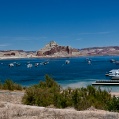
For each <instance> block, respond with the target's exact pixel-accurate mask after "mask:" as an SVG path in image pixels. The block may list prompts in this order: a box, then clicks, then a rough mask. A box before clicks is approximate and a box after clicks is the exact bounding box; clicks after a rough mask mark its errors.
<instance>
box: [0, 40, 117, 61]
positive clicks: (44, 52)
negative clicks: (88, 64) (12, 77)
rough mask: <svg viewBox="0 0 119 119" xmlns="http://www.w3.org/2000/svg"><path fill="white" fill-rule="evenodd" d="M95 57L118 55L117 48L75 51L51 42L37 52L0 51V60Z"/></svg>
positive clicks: (93, 48)
mask: <svg viewBox="0 0 119 119" xmlns="http://www.w3.org/2000/svg"><path fill="white" fill-rule="evenodd" d="M97 55H119V46H108V47H92V48H83V49H75V48H71V47H70V46H61V45H58V44H57V43H56V42H55V41H51V42H50V43H48V44H47V45H46V46H45V47H44V48H42V49H40V50H38V51H23V50H7V51H0V59H5V58H6V59H7V58H30V57H77V56H97Z"/></svg>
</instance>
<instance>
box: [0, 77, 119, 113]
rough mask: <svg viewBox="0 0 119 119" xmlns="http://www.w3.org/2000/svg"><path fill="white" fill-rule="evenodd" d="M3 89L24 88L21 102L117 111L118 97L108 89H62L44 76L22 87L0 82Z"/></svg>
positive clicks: (7, 81)
mask: <svg viewBox="0 0 119 119" xmlns="http://www.w3.org/2000/svg"><path fill="white" fill-rule="evenodd" d="M0 89H3V90H11V91H13V90H22V89H24V90H25V94H24V96H23V98H22V103H23V104H27V105H36V106H44V107H55V108H67V107H73V108H75V109H76V110H85V109H87V108H90V107H91V106H93V107H94V108H96V109H102V110H109V111H119V97H115V96H113V97H111V94H110V92H109V91H106V90H101V89H100V87H98V88H95V87H93V86H91V85H89V86H87V87H86V88H83V87H82V88H75V89H72V88H70V87H68V88H67V89H63V88H62V87H61V86H60V85H58V84H57V83H56V82H55V81H54V80H53V79H52V78H51V77H49V76H48V75H46V76H45V81H40V82H39V84H36V85H33V86H30V87H28V88H23V87H22V86H21V85H19V84H16V83H14V82H13V81H12V80H9V79H8V80H6V81H5V82H4V83H0Z"/></svg>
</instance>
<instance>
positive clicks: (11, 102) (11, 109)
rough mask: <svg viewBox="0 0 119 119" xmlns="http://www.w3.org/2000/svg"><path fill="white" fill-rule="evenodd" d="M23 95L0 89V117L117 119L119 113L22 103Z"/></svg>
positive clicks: (22, 93)
mask: <svg viewBox="0 0 119 119" xmlns="http://www.w3.org/2000/svg"><path fill="white" fill-rule="evenodd" d="M114 94H118V95H119V93H114V92H113V93H112V95H114ZM23 95H24V92H20V91H13V92H10V91H3V90H1V91H0V119H119V113H115V112H108V111H104V110H97V109H94V108H89V109H87V110H85V111H76V110H75V109H73V108H69V109H54V108H45V107H37V106H29V105H23V104H21V100H22V96H23ZM118 95H116V96H118Z"/></svg>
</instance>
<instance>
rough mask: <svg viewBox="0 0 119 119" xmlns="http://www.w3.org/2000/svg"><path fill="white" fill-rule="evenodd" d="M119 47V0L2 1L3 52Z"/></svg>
mask: <svg viewBox="0 0 119 119" xmlns="http://www.w3.org/2000/svg"><path fill="white" fill-rule="evenodd" d="M52 40H54V41H56V42H57V43H58V44H59V45H69V46H71V47H74V48H79V49H80V48H86V47H94V46H114V45H116V46H119V0H0V50H10V49H11V50H15V49H23V50H38V49H40V48H42V47H43V46H44V45H46V44H47V43H48V42H49V41H52Z"/></svg>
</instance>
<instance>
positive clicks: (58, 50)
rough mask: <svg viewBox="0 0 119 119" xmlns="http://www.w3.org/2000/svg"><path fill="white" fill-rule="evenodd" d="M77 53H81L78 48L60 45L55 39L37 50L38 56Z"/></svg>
mask: <svg viewBox="0 0 119 119" xmlns="http://www.w3.org/2000/svg"><path fill="white" fill-rule="evenodd" d="M76 55H80V52H79V50H78V49H74V48H71V47H70V46H60V45H58V44H57V43H56V42H55V41H51V42H50V43H49V44H47V45H46V46H45V47H44V48H42V49H41V50H39V51H37V56H54V57H66V56H76Z"/></svg>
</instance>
